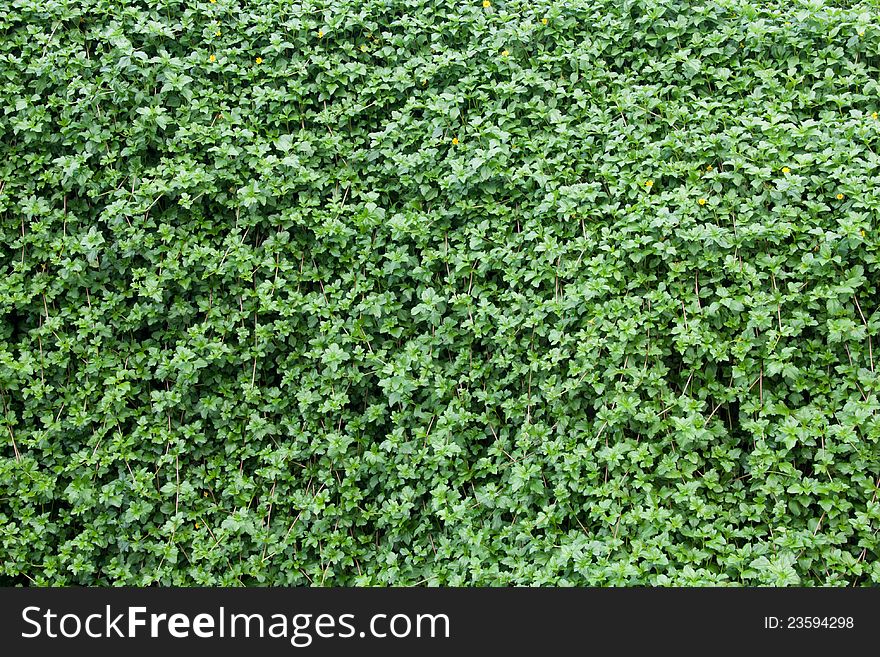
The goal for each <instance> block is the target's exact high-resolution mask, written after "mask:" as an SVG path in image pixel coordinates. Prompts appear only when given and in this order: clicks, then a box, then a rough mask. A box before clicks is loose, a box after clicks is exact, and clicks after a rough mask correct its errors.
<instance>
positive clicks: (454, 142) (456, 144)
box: [452, 137, 458, 146]
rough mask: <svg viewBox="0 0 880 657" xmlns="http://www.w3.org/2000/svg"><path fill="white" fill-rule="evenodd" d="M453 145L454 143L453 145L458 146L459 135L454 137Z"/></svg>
mask: <svg viewBox="0 0 880 657" xmlns="http://www.w3.org/2000/svg"><path fill="white" fill-rule="evenodd" d="M452 145H453V146H458V137H453V138H452Z"/></svg>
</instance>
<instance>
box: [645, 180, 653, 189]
mask: <svg viewBox="0 0 880 657" xmlns="http://www.w3.org/2000/svg"><path fill="white" fill-rule="evenodd" d="M653 186H654V181H653V180H646V181H645V187H647V188H648V189H651V188H652V187H653Z"/></svg>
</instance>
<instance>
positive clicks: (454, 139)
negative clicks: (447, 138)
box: [452, 0, 488, 146]
mask: <svg viewBox="0 0 880 657" xmlns="http://www.w3.org/2000/svg"><path fill="white" fill-rule="evenodd" d="M487 1H488V0H487ZM452 145H453V146H458V137H453V138H452Z"/></svg>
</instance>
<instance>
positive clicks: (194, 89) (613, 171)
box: [0, 0, 880, 585]
mask: <svg viewBox="0 0 880 657" xmlns="http://www.w3.org/2000/svg"><path fill="white" fill-rule="evenodd" d="M834 4H835V6H826V3H823V2H821V1H819V0H813V1H811V2H801V1H795V2H785V3H778V4H777V3H774V2H757V1H756V2H747V1H743V0H725V1H721V2H708V3H702V2H693V1H690V2H684V1H671V0H665V1H660V2H656V1H647V0H624V1H618V0H571V1H566V2H559V3H548V2H546V1H544V0H541V1H539V2H522V1H519V0H508V1H503V0H492V1H491V2H488V1H487V2H482V0H468V1H457V2H453V1H451V0H358V1H354V0H328V1H327V2H312V1H306V2H302V3H298V4H297V3H293V2H289V1H288V0H262V1H261V2H251V1H245V0H216V1H215V0H196V1H194V2H181V1H179V0H130V1H127V2H125V3H120V2H115V1H112V0H10V1H9V2H3V3H2V6H0V274H2V275H0V399H2V406H0V412H2V416H0V417H2V426H0V432H2V434H4V437H3V441H4V442H3V443H2V451H0V528H2V529H0V541H2V548H0V549H2V552H3V558H2V559H0V584H6V585H10V584H15V585H19V584H21V585H28V584H30V585H49V584H52V585H58V584H114V585H115V584H128V585H149V584H160V585H196V584H198V585H219V584H223V585H391V584H394V585H509V584H536V585H643V584H649V585H697V584H699V585H740V584H745V585H758V584H769V585H795V584H800V585H872V584H873V585H876V584H878V583H880V559H878V557H880V541H878V535H877V531H878V526H880V522H878V521H880V502H878V486H880V446H878V438H880V421H878V409H880V404H878V391H880V379H878V368H880V339H878V332H880V312H878V308H880V265H878V253H880V239H878V228H880V227H878V215H877V212H878V208H880V186H878V185H877V183H876V181H877V179H878V174H880V158H878V155H877V148H878V145H880V120H878V114H877V113H878V111H880V93H878V92H880V84H878V74H880V57H878V47H880V25H878V24H877V21H876V20H875V19H876V17H877V15H878V14H877V9H878V8H877V4H876V3H874V2H870V3H869V2H852V3H846V2H839V3H834ZM875 352H877V353H875Z"/></svg>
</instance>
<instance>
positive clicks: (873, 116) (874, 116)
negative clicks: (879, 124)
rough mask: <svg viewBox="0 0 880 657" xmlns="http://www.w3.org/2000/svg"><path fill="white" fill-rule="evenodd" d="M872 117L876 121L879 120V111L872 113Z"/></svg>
mask: <svg viewBox="0 0 880 657" xmlns="http://www.w3.org/2000/svg"><path fill="white" fill-rule="evenodd" d="M871 118H872V119H874V120H875V121H876V120H877V112H874V113H873V114H871Z"/></svg>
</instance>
